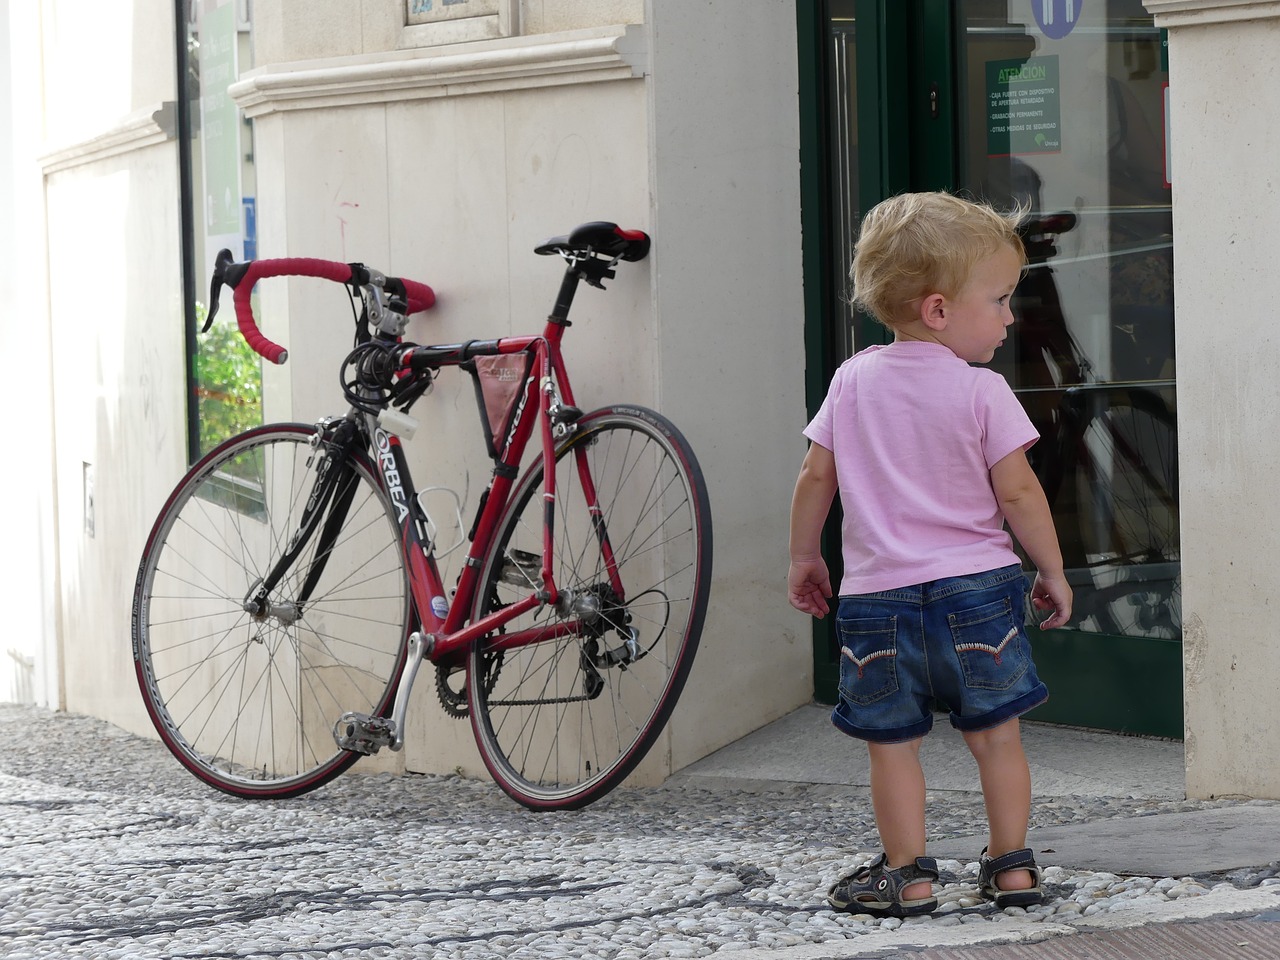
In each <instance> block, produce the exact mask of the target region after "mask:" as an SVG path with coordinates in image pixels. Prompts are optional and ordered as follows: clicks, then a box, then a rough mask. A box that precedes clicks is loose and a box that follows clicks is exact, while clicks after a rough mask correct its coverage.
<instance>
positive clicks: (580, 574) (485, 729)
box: [467, 407, 711, 809]
mask: <svg viewBox="0 0 1280 960" xmlns="http://www.w3.org/2000/svg"><path fill="white" fill-rule="evenodd" d="M580 465H585V467H586V468H587V470H588V471H589V475H590V478H591V483H592V484H593V485H594V487H595V491H596V506H598V516H599V519H600V521H601V523H600V524H599V525H597V524H595V523H593V520H592V510H591V509H590V508H589V506H588V502H587V497H586V495H585V493H584V485H583V483H582V480H581V477H580V472H579V467H580ZM553 513H554V540H553V542H554V556H553V567H552V572H553V576H554V577H555V579H556V586H557V588H558V589H559V591H560V592H561V594H562V597H561V603H559V604H556V605H546V606H544V607H542V608H540V609H537V610H534V611H533V612H531V613H527V614H524V615H522V616H521V617H519V618H517V619H516V620H514V621H513V622H511V623H509V624H507V625H506V627H505V628H504V629H503V630H502V631H500V632H498V633H496V634H494V635H491V636H490V637H488V638H483V639H481V640H480V641H477V643H476V644H475V646H473V648H472V650H471V653H470V656H469V659H468V672H467V688H468V691H467V692H468V702H469V706H470V712H471V722H472V727H473V729H474V732H475V734H476V742H477V745H478V746H479V749H480V753H481V756H482V757H483V759H484V762H485V765H486V766H487V767H488V769H489V772H490V773H491V774H492V776H493V778H494V780H495V781H496V782H497V783H498V784H499V785H500V786H501V787H502V789H503V790H505V791H506V792H507V793H508V794H509V795H510V796H511V797H513V798H514V799H515V800H517V801H518V802H520V803H522V804H524V805H525V806H527V807H529V808H531V809H573V808H577V807H582V806H585V805H586V804H588V803H590V802H592V801H593V800H597V799H599V798H600V797H602V796H604V795H605V794H606V793H608V792H609V791H610V790H612V789H613V788H614V787H616V786H617V785H618V784H619V783H620V782H622V780H623V779H624V778H625V777H626V776H627V775H628V774H629V773H630V772H631V771H632V770H633V769H634V768H635V767H636V765H637V764H638V763H639V762H640V761H641V760H642V759H643V758H644V756H645V754H646V753H647V752H648V750H649V749H650V748H651V747H652V746H653V744H654V742H655V741H656V740H657V739H658V736H659V734H660V733H661V732H662V728H663V726H664V725H665V723H666V721H667V719H668V718H669V717H670V714H671V711H672V709H673V708H674V707H675V703H676V700H677V699H678V697H679V695H680V692H681V689H682V688H683V686H684V682H685V679H686V678H687V677H688V673H689V669H690V667H691V666H692V663H693V657H694V653H695V652H696V650H697V646H698V639H699V636H700V634H701V632H702V623H703V618H704V616H705V613H706V606H707V594H708V591H709V585H710V580H711V521H710V507H709V504H708V499H707V493H706V487H705V484H704V483H703V479H702V473H701V470H700V469H699V467H698V464H697V461H696V460H695V459H694V457H693V454H692V451H691V450H690V449H689V447H688V444H687V443H686V441H685V440H684V438H683V437H682V436H681V435H680V434H679V432H678V431H676V429H675V428H674V427H673V426H672V425H671V424H670V422H669V421H667V420H666V419H665V418H663V417H661V416H659V415H658V414H655V413H653V412H651V411H647V410H642V409H639V408H634V407H626V408H616V407H615V408H610V409H606V410H601V411H598V412H596V413H593V414H591V415H590V416H588V417H585V418H584V419H583V420H581V421H580V422H579V424H578V429H577V432H576V433H575V434H574V436H573V437H571V438H570V439H569V440H568V441H567V442H566V443H565V444H564V445H562V446H561V447H560V448H559V449H558V450H557V454H556V501H555V509H554V511H553ZM545 515H546V510H545V504H544V500H543V477H542V467H541V464H538V465H537V466H535V467H533V468H532V469H531V470H530V471H529V472H528V473H526V474H525V476H524V477H523V478H522V480H521V481H520V483H519V484H518V485H517V487H516V489H515V491H514V493H513V495H512V499H511V502H510V504H509V505H508V507H507V510H506V512H505V513H504V515H503V518H502V520H501V521H500V522H499V525H498V527H497V532H496V534H495V540H494V546H493V549H491V550H490V552H489V555H488V557H487V558H486V560H485V563H484V566H483V568H482V577H481V581H480V582H481V585H482V586H481V592H480V594H479V595H478V597H477V601H476V605H475V609H474V615H475V616H476V617H479V616H482V615H484V614H485V613H488V612H491V611H493V610H496V609H498V608H500V607H503V606H506V605H509V604H511V603H513V602H515V601H516V600H518V599H521V598H523V597H526V596H528V595H529V594H530V593H531V592H534V591H536V590H537V589H538V588H539V583H540V580H539V567H540V562H541V557H542V543H543V532H544V517H545ZM602 544H603V546H602ZM610 554H611V555H612V557H613V559H614V561H615V563H616V570H617V574H618V576H619V577H620V579H621V584H622V591H621V593H622V595H621V596H620V595H619V592H618V590H617V589H616V587H615V585H614V583H613V582H611V577H610V572H609V571H610V565H609V563H608V561H607V559H606V558H607V557H608V556H609V555H610ZM566 622H572V623H573V624H574V628H573V629H572V632H568V633H567V634H566V635H559V634H561V633H565V631H566V629H567V628H566V627H565V626H564V625H565V623H566ZM529 630H534V631H539V632H542V633H544V634H546V635H547V639H543V640H541V641H539V642H536V643H532V644H529V645H526V646H520V647H518V648H511V649H505V650H501V651H495V649H494V644H495V643H501V642H502V641H503V639H504V638H505V637H509V636H511V635H512V634H514V633H516V632H518V631H529ZM628 640H630V645H629V646H628Z"/></svg>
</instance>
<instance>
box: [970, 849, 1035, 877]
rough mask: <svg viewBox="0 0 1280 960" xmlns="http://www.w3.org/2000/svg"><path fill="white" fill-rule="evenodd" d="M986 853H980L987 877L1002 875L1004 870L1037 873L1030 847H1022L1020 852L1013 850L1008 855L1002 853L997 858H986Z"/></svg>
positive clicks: (984, 851)
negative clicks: (1032, 871) (1033, 871)
mask: <svg viewBox="0 0 1280 960" xmlns="http://www.w3.org/2000/svg"><path fill="white" fill-rule="evenodd" d="M986 854H987V851H986V850H983V851H982V860H981V863H982V866H983V868H984V872H985V873H986V875H987V876H988V877H994V876H995V875H996V874H997V873H1004V872H1005V871H1006V870H1035V871H1036V872H1037V873H1038V872H1039V868H1038V867H1037V866H1036V858H1035V854H1033V853H1032V852H1031V848H1030V847H1023V848H1022V849H1021V850H1013V851H1011V852H1009V853H1002V854H1001V855H1000V856H998V857H988V856H987V855H986Z"/></svg>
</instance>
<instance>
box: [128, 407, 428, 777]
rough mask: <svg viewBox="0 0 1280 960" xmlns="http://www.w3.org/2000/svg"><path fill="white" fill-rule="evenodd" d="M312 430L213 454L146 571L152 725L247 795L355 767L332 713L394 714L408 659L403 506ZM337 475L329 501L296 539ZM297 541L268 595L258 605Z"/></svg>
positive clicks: (168, 507)
mask: <svg viewBox="0 0 1280 960" xmlns="http://www.w3.org/2000/svg"><path fill="white" fill-rule="evenodd" d="M315 435H316V429H315V427H313V426H306V425H304V424H275V425H271V426H266V427H260V428H257V429H254V430H250V431H248V432H246V433H243V434H241V435H239V436H237V437H233V438H232V439H230V440H228V441H226V442H225V443H222V444H221V445H219V446H218V447H216V448H215V449H214V450H212V451H211V452H210V453H209V454H208V455H206V456H205V457H203V458H202V459H201V460H200V462H199V463H197V464H196V465H195V466H194V467H192V468H191V470H190V471H189V472H188V473H187V475H186V476H185V477H184V478H183V479H182V481H181V482H180V483H179V484H178V486H177V488H176V489H175V490H174V491H173V493H172V494H171V495H170V496H169V499H168V502H167V503H166V504H165V506H164V509H163V510H162V511H161V512H160V516H159V518H158V519H157V520H156V522H155V526H154V527H153V528H152V531H151V535H150V536H149V537H148V539H147V544H146V548H145V549H144V551H143V555H142V563H141V565H140V567H139V569H138V578H137V583H136V586H135V590H134V601H133V655H134V661H135V666H136V669H137V674H138V683H139V685H140V687H141V689H142V697H143V700H144V701H145V702H146V706H147V710H148V712H149V713H150V714H151V719H152V722H153V723H154V724H155V726H156V730H157V731H158V732H159V734H160V739H161V740H163V741H164V743H165V745H166V746H167V747H168V748H169V749H170V750H171V751H172V752H173V754H174V755H175V756H176V757H177V758H178V759H179V760H180V761H181V762H182V763H183V764H184V765H185V766H186V767H187V769H189V770H190V771H191V772H192V773H194V774H195V775H196V776H197V777H199V778H200V779H201V780H204V781H205V782H206V783H208V784H210V785H212V786H214V787H217V788H218V789H220V790H224V791H226V792H227V793H231V794H235V795H236V796H241V797H289V796H295V795H297V794H300V793H304V792H305V791H307V790H311V789H313V788H315V787H318V786H320V785H321V784H323V783H326V782H328V781H329V780H331V779H333V778H334V777H335V776H337V775H338V774H339V773H341V772H342V771H343V770H345V769H347V767H349V766H351V764H352V763H354V762H355V761H356V760H357V759H359V755H358V754H355V753H350V752H348V751H345V750H341V749H339V748H338V746H337V744H336V742H335V740H334V738H333V734H332V730H333V726H334V724H335V722H336V721H337V720H338V718H339V717H340V716H342V714H344V713H346V712H348V711H355V712H360V713H368V714H371V715H374V716H378V715H384V714H385V712H386V711H387V710H388V709H389V706H390V702H391V699H392V698H393V696H394V694H395V689H396V683H397V681H398V680H399V677H400V673H401V672H402V670H403V668H404V658H405V651H406V644H405V639H406V636H407V632H408V629H409V622H410V601H409V593H408V581H407V578H406V575H405V570H404V564H403V561H402V558H401V553H400V545H399V544H400V536H399V526H398V524H397V522H396V516H395V512H394V510H393V509H392V504H391V502H390V500H389V499H388V497H387V496H386V494H385V492H384V491H383V490H382V488H381V485H380V483H379V481H378V480H377V474H376V473H375V472H374V471H373V470H372V468H371V466H370V464H369V463H368V462H367V460H366V459H365V458H364V456H363V455H361V454H355V455H352V456H350V457H348V458H347V459H346V460H344V461H343V462H341V463H339V462H336V461H332V462H331V458H330V456H329V453H328V449H327V447H326V445H325V444H324V443H320V444H318V445H316V446H313V445H312V440H313V438H314V437H315ZM330 468H332V470H334V471H336V474H335V476H336V485H335V487H334V489H333V493H332V496H331V497H329V498H328V500H327V501H326V502H325V504H324V507H323V512H322V514H321V515H320V516H319V518H318V521H317V522H316V523H315V524H313V525H311V526H310V527H309V528H308V531H309V532H308V533H306V534H305V535H303V539H302V540H301V541H299V540H298V539H297V538H298V537H299V531H300V530H301V529H302V517H303V514H304V511H305V510H306V508H307V505H308V501H311V500H312V494H313V491H315V490H316V489H317V479H318V477H319V476H320V471H322V470H327V469H330ZM314 505H315V504H314V501H313V506H314ZM299 542H301V544H302V546H301V549H300V550H299V551H298V552H297V555H296V558H295V560H294V561H293V563H292V564H291V565H290V566H289V568H288V569H287V570H286V571H285V572H284V574H283V576H282V577H281V578H280V580H279V582H278V583H277V584H276V586H275V587H274V589H272V590H271V591H270V593H269V595H268V597H267V602H266V603H265V604H264V605H260V606H259V607H258V608H257V609H256V610H254V612H249V611H248V610H246V606H251V607H252V604H249V603H247V601H249V599H250V598H251V597H253V596H254V594H255V593H257V592H258V590H259V585H260V584H261V583H263V582H264V580H265V578H267V577H268V576H269V574H270V573H271V571H272V570H273V569H274V568H275V567H276V566H277V561H278V560H279V558H280V557H281V555H282V554H284V553H287V552H290V551H292V550H294V549H295V548H296V547H297V546H298V543H299Z"/></svg>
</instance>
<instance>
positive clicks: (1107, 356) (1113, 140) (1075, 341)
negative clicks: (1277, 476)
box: [960, 0, 1181, 638]
mask: <svg viewBox="0 0 1280 960" xmlns="http://www.w3.org/2000/svg"><path fill="white" fill-rule="evenodd" d="M1046 7H1048V8H1049V15H1051V16H1052V15H1054V14H1056V15H1057V16H1058V23H1057V24H1056V25H1055V26H1051V27H1046V26H1045V25H1044V24H1043V23H1041V22H1038V20H1037V18H1036V11H1035V9H1033V5H1032V4H1030V3H1025V2H1024V3H1017V2H1006V0H998V2H997V0H986V2H982V0H970V2H966V3H964V4H962V6H961V10H962V13H961V23H962V24H963V44H962V48H963V50H962V60H961V63H962V66H961V81H962V84H963V87H964V96H963V102H964V111H963V114H962V120H961V127H962V130H961V151H962V163H961V182H960V186H961V187H962V188H965V189H967V190H969V191H970V192H972V193H973V194H976V195H978V196H982V197H985V198H987V199H990V200H991V201H992V202H994V203H995V204H997V205H999V206H1004V207H1009V206H1012V205H1014V204H1018V205H1021V206H1023V207H1025V208H1027V209H1028V215H1027V220H1026V223H1025V227H1024V236H1025V242H1026V246H1027V252H1028V257H1029V260H1030V264H1029V267H1028V270H1027V273H1026V276H1025V278H1024V280H1023V281H1022V283H1021V284H1020V286H1019V288H1018V291H1017V294H1016V295H1015V301H1014V304H1013V309H1014V313H1015V315H1016V316H1017V317H1018V320H1019V322H1018V323H1017V324H1016V325H1015V326H1014V328H1013V331H1012V334H1013V335H1012V336H1011V337H1010V338H1009V340H1008V341H1007V343H1006V345H1005V347H1004V348H1002V350H1001V351H1000V353H998V354H997V356H996V359H995V360H994V361H993V366H994V367H995V368H996V369H998V370H999V371H1000V372H1001V373H1003V374H1004V375H1005V376H1006V377H1008V379H1009V381H1010V383H1012V384H1013V386H1014V388H1015V390H1016V391H1017V392H1018V394H1019V397H1020V399H1021V400H1022V402H1023V404H1024V405H1025V406H1026V408H1027V411H1028V413H1029V414H1030V416H1031V419H1032V421H1033V422H1034V423H1035V425H1036V427H1037V429H1038V430H1039V431H1040V434H1041V438H1042V439H1041V441H1040V443H1038V444H1036V446H1035V447H1034V448H1033V449H1032V462H1033V465H1034V466H1035V468H1036V471H1037V473H1038V474H1039V476H1040V478H1041V481H1042V482H1043V484H1044V486H1045V490H1046V493H1047V494H1048V495H1049V498H1050V501H1051V504H1052V507H1053V512H1054V516H1055V520H1056V522H1057V525H1058V532H1059V538H1060V540H1061V542H1062V548H1063V553H1064V558H1065V560H1066V562H1067V566H1068V568H1069V576H1070V577H1071V578H1072V579H1073V581H1075V585H1076V591H1077V597H1076V601H1077V602H1076V607H1077V616H1076V623H1074V624H1073V625H1075V626H1078V627H1079V628H1080V629H1084V630H1091V631H1097V632H1105V633H1117V634H1125V635H1131V636H1151V637H1167V638H1178V637H1180V636H1181V609H1180V606H1181V605H1180V600H1181V596H1180V585H1179V584H1180V581H1179V552H1178V502H1177V489H1178V484H1177V436H1176V434H1177V431H1176V391H1175V367H1174V349H1173V242H1172V215H1171V210H1170V194H1169V184H1168V182H1167V180H1166V179H1165V174H1166V171H1165V150H1164V143H1165V138H1164V102H1165V98H1164V87H1165V86H1166V84H1167V82H1168V75H1167V67H1166V66H1165V62H1164V57H1163V48H1162V37H1161V35H1160V32H1159V31H1158V30H1157V29H1156V28H1155V27H1154V26H1153V23H1152V20H1151V18H1150V17H1149V16H1148V15H1146V13H1145V11H1144V10H1143V9H1142V7H1141V4H1140V3H1138V2H1137V0H1110V2H1101V0H1099V2H1094V3H1090V4H1087V5H1077V6H1076V7H1075V8H1073V10H1072V11H1070V15H1071V16H1073V17H1075V16H1078V20H1077V21H1075V25H1074V27H1071V28H1070V29H1069V30H1067V28H1066V26H1064V24H1063V22H1062V17H1063V16H1064V15H1066V14H1067V13H1068V11H1066V10H1065V8H1063V9H1059V8H1060V7H1061V3H1059V4H1058V5H1057V6H1056V7H1055V6H1054V4H1046ZM1064 31H1066V32H1064ZM1052 33H1057V34H1059V35H1058V36H1056V37H1055V36H1051V35H1050V34H1052Z"/></svg>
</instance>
